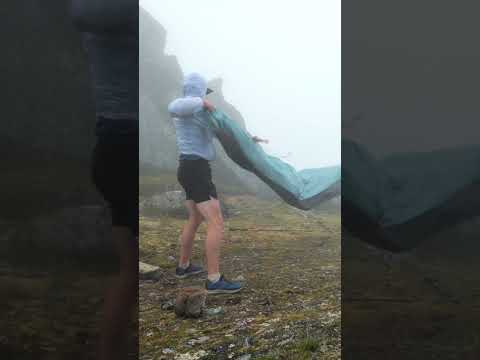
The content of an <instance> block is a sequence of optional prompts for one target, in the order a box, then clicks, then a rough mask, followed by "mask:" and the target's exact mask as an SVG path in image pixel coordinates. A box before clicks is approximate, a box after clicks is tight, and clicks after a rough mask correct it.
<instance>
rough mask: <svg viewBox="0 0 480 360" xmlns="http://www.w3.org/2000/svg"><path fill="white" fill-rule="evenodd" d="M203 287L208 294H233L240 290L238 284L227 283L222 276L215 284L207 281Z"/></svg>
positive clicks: (240, 287)
mask: <svg viewBox="0 0 480 360" xmlns="http://www.w3.org/2000/svg"><path fill="white" fill-rule="evenodd" d="M205 287H206V288H207V292H208V293H209V294H233V293H236V292H239V291H240V290H242V285H240V283H237V282H233V281H228V280H227V279H225V277H224V276H223V275H222V276H220V279H219V280H218V281H217V282H211V281H210V280H208V279H207V283H206V286H205Z"/></svg>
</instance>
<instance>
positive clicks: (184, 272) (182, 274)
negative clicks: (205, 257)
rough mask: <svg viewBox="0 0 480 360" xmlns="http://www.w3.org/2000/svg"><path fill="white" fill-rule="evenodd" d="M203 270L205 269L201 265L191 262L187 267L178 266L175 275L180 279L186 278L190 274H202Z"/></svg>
mask: <svg viewBox="0 0 480 360" xmlns="http://www.w3.org/2000/svg"><path fill="white" fill-rule="evenodd" d="M203 272H204V271H203V268H202V267H201V266H196V265H193V264H190V265H188V267H187V268H186V269H182V268H181V267H180V266H177V269H176V270H175V276H176V277H177V278H179V279H184V278H186V277H189V276H193V275H198V274H202V273H203Z"/></svg>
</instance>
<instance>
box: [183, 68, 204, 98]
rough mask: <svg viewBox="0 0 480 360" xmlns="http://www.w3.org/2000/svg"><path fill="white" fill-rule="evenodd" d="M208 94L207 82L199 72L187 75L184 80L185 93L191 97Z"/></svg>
mask: <svg viewBox="0 0 480 360" xmlns="http://www.w3.org/2000/svg"><path fill="white" fill-rule="evenodd" d="M206 94H207V82H206V80H205V79H204V78H203V77H202V76H201V75H200V74H197V73H191V74H188V75H187V76H185V79H184V80H183V95H184V96H190V97H201V98H203V97H205V95H206Z"/></svg>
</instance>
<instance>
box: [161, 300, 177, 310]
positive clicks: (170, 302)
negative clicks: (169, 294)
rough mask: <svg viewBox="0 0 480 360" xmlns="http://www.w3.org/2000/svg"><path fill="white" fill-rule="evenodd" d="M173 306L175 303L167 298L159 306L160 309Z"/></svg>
mask: <svg viewBox="0 0 480 360" xmlns="http://www.w3.org/2000/svg"><path fill="white" fill-rule="evenodd" d="M174 307H175V304H174V302H173V301H172V300H168V301H166V302H164V303H163V304H162V306H161V308H162V310H173V308H174Z"/></svg>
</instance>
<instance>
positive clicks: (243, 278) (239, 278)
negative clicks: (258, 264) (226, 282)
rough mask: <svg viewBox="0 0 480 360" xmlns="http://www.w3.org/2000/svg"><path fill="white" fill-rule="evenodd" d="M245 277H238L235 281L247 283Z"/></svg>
mask: <svg viewBox="0 0 480 360" xmlns="http://www.w3.org/2000/svg"><path fill="white" fill-rule="evenodd" d="M245 280H246V279H245V277H244V276H243V275H238V276H237V277H236V278H235V279H233V281H240V282H241V281H245Z"/></svg>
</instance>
